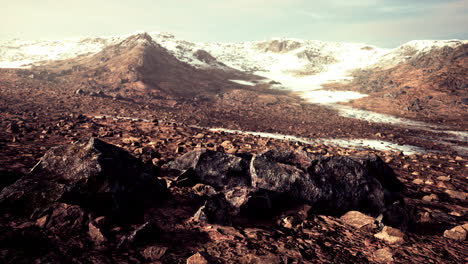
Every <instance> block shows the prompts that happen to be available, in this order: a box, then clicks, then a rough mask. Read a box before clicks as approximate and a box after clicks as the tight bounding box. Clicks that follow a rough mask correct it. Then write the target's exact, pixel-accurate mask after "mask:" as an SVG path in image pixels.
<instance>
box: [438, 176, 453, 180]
mask: <svg viewBox="0 0 468 264" xmlns="http://www.w3.org/2000/svg"><path fill="white" fill-rule="evenodd" d="M437 180H439V181H450V180H451V178H450V176H439V177H437Z"/></svg>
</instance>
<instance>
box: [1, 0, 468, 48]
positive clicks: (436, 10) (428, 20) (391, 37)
mask: <svg viewBox="0 0 468 264" xmlns="http://www.w3.org/2000/svg"><path fill="white" fill-rule="evenodd" d="M0 6H1V9H2V12H1V14H2V15H1V23H0V39H8V38H21V39H60V38H67V37H77V36H95V35H104V36H107V35H116V34H128V33H132V32H135V31H141V30H144V31H163V32H170V33H173V34H175V35H176V37H178V38H182V39H187V40H192V41H245V40H262V39H270V38H272V37H295V38H302V39H316V40H332V41H352V42H366V43H370V44H375V45H378V46H383V47H394V46H397V45H399V44H401V43H404V42H406V41H409V40H413V39H452V38H459V39H468V0H418V1H416V0H342V1H341V0H340V1H339V0H324V1H313V0H167V1H163V0H132V1H123V0H73V1H72V0H0Z"/></svg>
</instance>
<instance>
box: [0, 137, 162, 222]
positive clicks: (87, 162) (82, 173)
mask: <svg viewBox="0 0 468 264" xmlns="http://www.w3.org/2000/svg"><path fill="white" fill-rule="evenodd" d="M156 176H157V175H154V173H153V172H152V171H151V170H148V169H147V168H146V167H145V166H144V165H143V163H142V162H141V161H140V160H138V159H136V158H134V157H133V156H131V155H130V154H129V153H127V152H126V151H124V150H123V149H120V148H118V147H116V146H113V145H111V144H108V143H105V142H103V141H101V140H99V139H96V138H90V139H88V140H85V141H79V142H76V143H73V144H69V145H63V146H59V147H54V148H51V149H50V150H49V151H47V152H46V154H45V155H44V156H43V157H42V158H41V160H40V161H39V163H38V164H37V165H36V166H35V167H34V168H33V170H32V171H31V173H30V174H29V175H26V176H24V177H22V178H21V179H19V180H18V181H16V182H15V183H14V184H12V185H10V186H8V187H6V188H4V189H3V190H2V192H0V210H2V212H4V213H5V212H6V213H10V214H15V215H22V216H26V217H29V216H31V215H35V216H38V215H37V214H40V213H41V212H43V211H44V210H46V209H48V208H50V207H52V206H54V205H55V204H56V203H57V202H64V203H68V204H75V205H79V206H81V207H82V208H83V209H85V210H88V211H91V212H96V213H98V214H101V215H108V214H117V215H120V216H123V217H124V216H131V215H138V212H140V210H141V209H142V208H144V207H146V206H151V205H153V203H154V201H155V200H156V199H158V198H160V197H161V195H164V194H165V193H166V187H165V184H164V182H163V181H161V180H158V179H157V178H156ZM35 213H36V214H35ZM133 213H135V214H133Z"/></svg>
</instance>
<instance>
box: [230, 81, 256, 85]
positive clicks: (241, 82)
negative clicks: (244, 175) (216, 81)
mask: <svg viewBox="0 0 468 264" xmlns="http://www.w3.org/2000/svg"><path fill="white" fill-rule="evenodd" d="M229 81H230V82H233V83H238V84H242V85H247V86H255V83H253V82H249V81H244V80H229Z"/></svg>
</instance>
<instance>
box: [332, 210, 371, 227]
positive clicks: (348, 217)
mask: <svg viewBox="0 0 468 264" xmlns="http://www.w3.org/2000/svg"><path fill="white" fill-rule="evenodd" d="M340 219H341V221H343V222H344V223H346V224H348V225H350V226H353V227H355V228H358V229H359V228H361V227H363V226H366V225H374V223H375V219H374V218H373V217H370V216H368V215H365V214H363V213H361V212H358V211H349V212H347V213H346V214H344V215H343V216H341V217H340Z"/></svg>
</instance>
